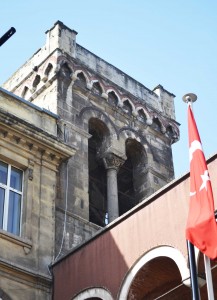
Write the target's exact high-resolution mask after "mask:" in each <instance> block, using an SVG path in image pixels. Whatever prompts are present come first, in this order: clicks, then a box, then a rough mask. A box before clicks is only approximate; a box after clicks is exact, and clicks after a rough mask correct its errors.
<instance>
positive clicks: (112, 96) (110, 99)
mask: <svg viewBox="0 0 217 300" xmlns="http://www.w3.org/2000/svg"><path fill="white" fill-rule="evenodd" d="M108 103H110V104H111V105H114V106H116V105H117V104H118V97H117V96H116V94H115V92H113V91H112V92H109V93H108Z"/></svg>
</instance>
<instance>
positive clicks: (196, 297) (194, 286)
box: [187, 241, 200, 300]
mask: <svg viewBox="0 0 217 300" xmlns="http://www.w3.org/2000/svg"><path fill="white" fill-rule="evenodd" d="M187 248H188V260H189V266H190V277H191V290H192V299H193V300H200V292H199V286H198V278H197V267H196V261H195V251H194V245H193V244H192V243H191V242H189V241H187Z"/></svg>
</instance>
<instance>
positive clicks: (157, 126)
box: [151, 117, 161, 131]
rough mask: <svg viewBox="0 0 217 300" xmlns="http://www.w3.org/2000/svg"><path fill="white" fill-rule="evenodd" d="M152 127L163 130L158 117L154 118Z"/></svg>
mask: <svg viewBox="0 0 217 300" xmlns="http://www.w3.org/2000/svg"><path fill="white" fill-rule="evenodd" d="M151 127H152V128H153V129H154V130H156V131H161V123H160V121H159V119H158V118H157V117H154V118H153V123H152V125H151Z"/></svg>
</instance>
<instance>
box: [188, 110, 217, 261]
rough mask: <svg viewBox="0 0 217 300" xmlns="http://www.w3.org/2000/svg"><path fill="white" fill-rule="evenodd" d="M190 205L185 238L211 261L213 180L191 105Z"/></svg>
mask: <svg viewBox="0 0 217 300" xmlns="http://www.w3.org/2000/svg"><path fill="white" fill-rule="evenodd" d="M188 130H189V147H190V148H189V156H190V204H189V213H188V220H187V226H186V239H187V240H189V241H190V242H191V243H192V244H193V245H195V246H196V247H197V248H198V249H199V250H200V251H201V252H203V253H204V254H206V256H208V257H209V258H211V259H216V258H217V224H216V220H215V216H214V199H213V193H212V186H211V182H210V177H209V173H208V169H207V165H206V160H205V157H204V153H203V149H202V145H201V140H200V136H199V133H198V130H197V125H196V123H195V119H194V115H193V113H192V110H191V107H190V105H189V106H188Z"/></svg>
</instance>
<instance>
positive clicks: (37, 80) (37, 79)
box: [32, 75, 41, 90]
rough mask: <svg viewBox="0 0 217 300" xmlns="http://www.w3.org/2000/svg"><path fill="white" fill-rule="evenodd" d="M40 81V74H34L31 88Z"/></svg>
mask: <svg viewBox="0 0 217 300" xmlns="http://www.w3.org/2000/svg"><path fill="white" fill-rule="evenodd" d="M40 81H41V76H40V75H36V76H35V78H34V80H33V83H32V88H33V89H34V90H35V89H36V88H37V86H38V85H39V83H40Z"/></svg>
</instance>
